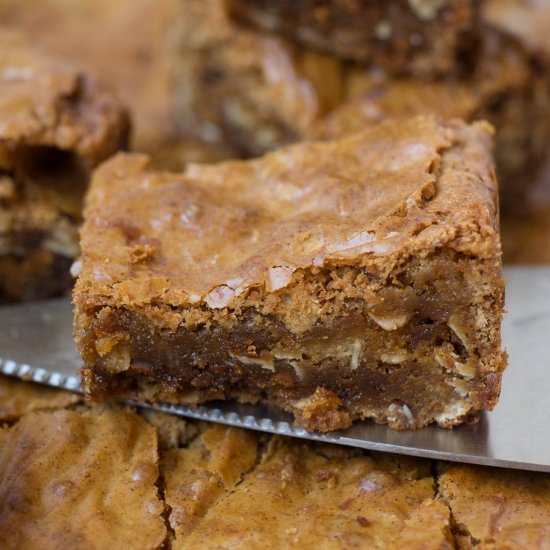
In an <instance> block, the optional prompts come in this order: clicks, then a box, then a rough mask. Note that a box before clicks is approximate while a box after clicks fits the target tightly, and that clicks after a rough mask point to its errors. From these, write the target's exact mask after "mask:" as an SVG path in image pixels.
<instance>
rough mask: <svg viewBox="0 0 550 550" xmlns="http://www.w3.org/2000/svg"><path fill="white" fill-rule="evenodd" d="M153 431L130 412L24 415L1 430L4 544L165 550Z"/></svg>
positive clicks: (0, 528)
mask: <svg viewBox="0 0 550 550" xmlns="http://www.w3.org/2000/svg"><path fill="white" fill-rule="evenodd" d="M158 475H159V473H158V456H157V436H156V432H155V429H154V428H153V427H152V426H149V425H148V424H147V422H145V420H143V419H142V418H140V417H139V416H138V415H136V414H135V413H133V412H132V411H124V410H116V409H113V408H107V407H105V408H103V407H93V408H89V409H87V408H80V409H78V410H58V411H53V412H51V411H49V412H46V411H39V412H30V413H28V414H25V415H24V416H23V417H22V418H21V419H20V420H19V421H18V422H17V423H16V424H14V425H13V426H12V427H10V428H8V427H6V428H4V429H0V502H1V503H2V506H1V507H0V547H2V548H10V549H11V548H30V549H33V548H44V549H52V548H107V547H109V546H110V545H112V546H113V547H115V548H123V547H127V548H136V549H140V550H141V549H143V550H149V549H151V548H160V547H161V546H162V544H163V542H164V539H165V538H166V526H165V524H164V520H163V517H162V514H163V512H164V506H163V502H162V501H161V499H160V498H159V495H158V490H157V487H156V485H155V484H156V482H157V478H158Z"/></svg>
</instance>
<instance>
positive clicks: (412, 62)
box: [229, 0, 481, 77]
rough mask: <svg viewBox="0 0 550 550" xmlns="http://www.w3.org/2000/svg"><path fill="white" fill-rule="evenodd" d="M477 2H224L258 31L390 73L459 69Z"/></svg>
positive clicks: (427, 73) (469, 41) (420, 73)
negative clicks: (372, 65)
mask: <svg viewBox="0 0 550 550" xmlns="http://www.w3.org/2000/svg"><path fill="white" fill-rule="evenodd" d="M480 5H481V2H478V1H474V0H443V1H441V0H439V1H436V2H423V1H412V2H411V1H408V0H397V1H395V0H394V1H392V2H387V1H386V0H374V1H372V0H371V1H368V2H365V1H362V0H336V1H334V0H298V1H296V0H282V1H281V0H229V9H230V13H231V15H232V16H233V17H234V18H235V19H236V20H237V21H239V22H242V23H244V24H246V25H250V26H252V27H253V28H256V29H258V30H261V31H266V32H275V33H277V34H281V35H283V36H285V37H286V38H288V39H290V40H292V41H295V42H297V43H298V44H300V45H301V46H304V47H306V48H309V49H313V50H318V51H321V52H324V53H328V54H330V55H334V56H336V57H341V58H343V59H350V60H353V61H358V62H361V63H375V64H377V65H380V66H381V67H383V68H384V69H385V70H387V71H388V72H390V73H400V74H403V73H406V74H412V75H414V76H422V77H426V76H427V77H433V76H434V75H441V74H446V73H456V72H457V71H460V65H461V63H462V62H463V57H464V56H465V55H466V54H467V53H470V52H467V48H468V46H469V47H470V48H472V46H473V45H474V44H475V42H474V41H473V40H472V35H473V32H474V30H475V27H476V26H477V15H478V11H479V6H480Z"/></svg>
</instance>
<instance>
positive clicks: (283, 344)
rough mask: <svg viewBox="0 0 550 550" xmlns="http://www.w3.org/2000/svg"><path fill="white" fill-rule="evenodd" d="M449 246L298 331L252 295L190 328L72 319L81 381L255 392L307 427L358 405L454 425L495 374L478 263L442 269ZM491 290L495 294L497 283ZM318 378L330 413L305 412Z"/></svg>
mask: <svg viewBox="0 0 550 550" xmlns="http://www.w3.org/2000/svg"><path fill="white" fill-rule="evenodd" d="M446 255H449V254H440V256H442V258H437V259H435V260H434V261H432V262H431V264H430V263H428V264H424V268H419V270H417V271H416V272H415V271H414V269H413V270H411V269H408V270H407V272H406V276H405V272H403V273H402V274H398V275H397V276H396V277H395V278H394V279H393V281H392V282H391V283H390V282H388V283H386V284H383V285H380V284H377V285H376V286H377V291H376V293H375V294H376V296H375V299H374V300H373V301H365V300H361V299H358V298H347V299H343V300H341V303H340V305H339V306H337V310H338V311H337V313H336V314H335V315H333V316H327V318H326V319H319V320H318V321H317V322H316V323H315V324H314V325H313V326H312V327H311V328H310V329H309V330H306V331H305V332H303V333H296V332H294V331H292V330H290V329H289V328H288V327H287V326H286V325H285V323H284V322H282V320H281V318H277V317H276V316H274V315H273V314H267V315H259V314H258V312H257V311H256V310H255V309H254V308H252V307H248V308H246V309H244V310H243V311H241V312H240V315H239V320H238V322H235V323H234V325H233V326H223V325H222V324H219V323H216V321H214V320H210V321H209V322H207V323H204V324H202V325H199V326H196V327H194V328H191V329H190V328H186V327H184V326H182V325H180V326H179V327H178V328H177V329H176V330H168V329H165V328H164V329H163V328H160V327H159V326H154V325H152V324H151V322H150V320H149V319H147V318H146V317H145V316H143V315H142V314H141V313H140V312H138V311H130V310H126V309H123V308H118V309H115V308H112V309H109V311H108V312H107V313H106V314H105V313H103V314H102V315H95V316H94V318H93V319H84V318H83V319H81V320H80V323H79V321H78V319H77V325H78V324H80V325H81V326H87V327H89V328H87V329H86V330H85V331H83V333H82V340H81V344H82V345H83V347H82V351H83V356H84V359H85V364H86V365H87V367H86V368H85V369H84V378H83V380H84V387H85V390H86V391H87V393H88V394H89V396H91V397H92V398H94V399H98V398H105V397H108V396H110V395H117V396H118V395H124V396H126V397H134V398H138V399H146V400H148V399H151V400H164V401H167V402H172V403H184V404H191V405H195V404H198V403H201V402H205V401H207V400H209V399H217V398H237V399H240V400H242V401H257V400H259V399H260V398H263V399H267V400H269V401H271V402H274V403H276V404H278V405H279V406H281V407H283V408H285V409H286V410H289V411H292V412H293V413H294V414H295V415H296V418H297V421H298V423H301V424H303V425H305V426H306V427H307V428H309V429H323V430H326V429H337V428H342V427H345V426H347V425H348V424H349V423H350V422H351V420H353V419H355V418H365V417H370V418H373V419H374V420H377V421H380V422H382V421H388V422H389V423H390V425H391V426H392V427H395V428H413V427H414V428H416V427H420V426H423V425H425V424H427V423H430V422H431V421H433V420H434V419H435V420H436V421H437V422H438V423H440V424H442V425H451V424H453V423H455V421H456V420H457V419H458V418H460V419H461V420H463V419H464V417H466V416H468V415H471V414H473V413H475V412H477V411H478V410H479V409H481V408H491V407H492V406H493V405H494V401H493V399H494V398H493V397H487V396H492V395H493V394H494V393H495V386H496V385H498V378H499V376H498V373H497V372H489V371H490V370H491V368H490V367H489V365H485V364H484V357H485V356H486V354H488V353H489V352H490V347H491V344H490V339H489V338H487V339H485V338H484V336H486V335H483V334H482V332H483V331H480V330H479V327H476V326H475V323H476V321H475V315H473V314H472V311H473V310H472V308H473V307H475V305H476V300H475V299H473V298H472V292H474V291H473V288H474V287H475V285H476V281H477V275H478V274H477V272H476V270H475V268H473V269H472V271H471V272H468V271H467V269H468V267H467V266H468V260H463V261H462V262H463V264H462V266H461V269H460V268H458V269H457V266H458V265H460V262H458V261H455V263H454V265H453V264H451V265H453V268H452V269H450V268H449V267H447V268H446V271H444V272H443V273H442V272H441V270H442V269H445V268H444V267H442V266H443V265H444V261H445V256H446ZM426 265H428V266H429V267H428V268H426ZM346 269H351V270H357V269H358V268H346ZM465 269H466V271H464V270H465ZM411 274H412V279H411ZM431 277H443V279H439V280H438V279H436V280H433V279H430V278H431ZM399 279H401V281H400V280H399ZM408 279H411V280H408ZM480 291H481V292H485V291H484V290H483V289H481V290H480ZM485 297H487V296H486V294H485ZM493 300H494V301H500V300H501V297H500V296H499V295H498V291H494V296H493ZM335 307H336V306H335ZM478 307H482V308H487V305H484V306H478ZM98 311H99V310H98ZM486 314H487V315H490V313H489V311H488V310H487V312H486ZM474 334H475V335H476V337H475V338H474V337H473V336H472V335H474ZM104 335H108V336H106V337H107V338H115V340H114V342H115V343H114V344H113V345H111V349H110V350H109V351H107V352H105V353H104V354H103V355H100V354H99V353H98V350H97V348H96V345H97V344H96V342H98V341H99V342H102V341H103V340H102V336H104ZM480 359H481V361H480ZM90 365H93V367H90ZM479 365H481V366H479ZM484 369H486V371H487V372H484ZM493 370H494V367H493ZM480 371H481V372H480ZM320 388H322V396H321V397H322V400H323V401H324V402H325V405H326V402H331V403H332V405H331V406H330V407H329V408H330V409H331V411H332V412H335V411H336V412H338V413H339V414H338V415H336V417H334V415H332V416H331V415H330V414H327V415H324V416H323V415H320V417H322V418H323V420H321V421H320V422H321V423H320V424H319V419H318V418H319V415H316V416H317V420H316V421H315V422H313V421H311V420H309V416H308V414H307V410H308V408H310V406H315V403H314V402H315V399H314V397H315V395H317V396H318V394H316V391H317V390H318V389H320ZM323 392H324V393H323ZM497 393H498V392H497ZM312 399H313V401H311V400H312ZM308 400H309V401H308ZM310 401H311V402H310ZM449 403H450V404H451V408H452V406H453V404H454V405H455V409H453V410H452V411H451V412H449Z"/></svg>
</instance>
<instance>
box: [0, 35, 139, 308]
mask: <svg viewBox="0 0 550 550" xmlns="http://www.w3.org/2000/svg"><path fill="white" fill-rule="evenodd" d="M128 130H129V123H128V117H127V114H126V111H125V110H124V109H123V107H122V106H121V105H120V103H119V102H118V100H117V99H116V98H115V97H114V96H113V95H112V93H111V92H110V91H108V90H106V89H105V88H103V87H102V86H101V85H100V84H98V83H97V82H96V81H95V80H93V79H92V78H89V77H88V76H87V75H86V74H84V73H82V72H79V71H78V70H77V69H74V68H73V67H71V66H69V65H66V64H64V63H63V62H61V61H58V60H55V59H52V58H50V57H48V56H45V55H44V54H43V53H42V52H39V51H37V50H35V49H32V48H30V47H29V46H28V45H27V44H26V43H25V42H24V41H23V40H22V39H20V38H19V37H18V36H14V35H13V34H11V33H10V34H1V35H0V302H6V301H12V300H24V299H36V298H46V297H49V296H55V295H59V294H61V293H63V292H65V291H67V290H68V289H70V287H71V286H72V277H71V275H70V273H69V268H70V266H71V263H72V262H73V261H74V259H75V258H76V257H77V256H78V254H79V245H78V227H79V225H80V221H81V210H82V199H83V196H84V192H85V190H86V188H87V185H88V181H89V178H90V173H91V171H92V169H93V167H94V166H96V165H97V164H98V163H100V162H101V161H102V160H105V159H106V158H108V157H109V156H111V155H112V154H113V153H115V152H116V151H118V150H119V149H121V148H123V147H125V145H126V143H127V138H128Z"/></svg>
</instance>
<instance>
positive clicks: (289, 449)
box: [166, 428, 452, 550]
mask: <svg viewBox="0 0 550 550" xmlns="http://www.w3.org/2000/svg"><path fill="white" fill-rule="evenodd" d="M212 431H214V430H212ZM215 431H216V432H218V433H217V434H216V436H215V437H213V436H214V434H211V436H210V439H211V445H212V444H217V446H219V447H222V446H223V444H224V439H223V438H222V437H221V436H222V434H223V433H224V431H227V428H216V429H215ZM233 437H234V438H236V437H240V438H242V437H243V434H242V432H240V433H239V432H235V434H234V435H233ZM202 447H204V445H202ZM180 452H181V455H182V457H188V460H189V465H188V466H187V470H190V467H191V464H192V463H193V458H192V456H193V455H192V454H190V453H189V451H188V450H187V449H181V450H180ZM184 471H185V470H184V469H180V475H182V474H184ZM215 474H216V470H215V469H213V472H212V474H211V475H212V477H213V479H211V481H210V483H211V485H214V486H215V485H216V481H217V476H216V475H215ZM202 478H203V475H202V471H201V470H200V469H197V470H195V471H192V470H191V471H189V473H188V474H187V475H186V476H185V475H182V485H181V486H182V487H185V486H187V487H194V486H195V484H196V483H201V482H202ZM174 481H175V480H173V479H170V478H168V479H167V497H166V499H167V503H168V505H169V506H171V507H173V506H174V502H173V500H172V498H171V493H172V492H173V490H174V488H175V487H177V485H176V484H175V483H174ZM202 483H204V482H202ZM201 486H202V484H201ZM226 493H227V494H225V495H224V498H220V499H218V500H214V501H213V500H207V498H208V497H209V496H210V495H209V493H206V494H205V493H204V492H202V491H201V492H198V491H197V492H196V493H194V494H193V493H191V494H189V492H188V494H187V495H186V499H185V501H184V502H185V505H186V506H187V507H190V508H191V509H193V508H196V507H197V504H199V506H200V505H204V504H205V503H206V502H208V507H207V509H206V510H205V511H204V513H203V514H202V517H200V518H196V519H195V523H194V525H193V528H192V529H191V530H189V531H188V532H183V531H181V530H178V529H177V528H176V529H175V541H174V542H173V545H172V548H174V550H176V549H179V548H203V547H204V544H205V541H208V544H209V545H210V547H212V548H219V547H224V548H228V547H229V548H264V547H266V546H269V547H273V548H335V549H339V548H388V549H389V548H392V549H398V548H407V549H418V550H420V549H423V550H427V549H430V550H444V549H450V548H452V537H451V532H450V522H449V520H450V517H449V509H448V508H447V507H446V506H445V505H444V504H442V503H441V502H438V501H436V500H434V499H433V494H434V482H433V478H432V476H431V474H430V470H429V463H428V462H427V461H425V462H422V461H419V460H411V459H407V458H403V457H396V456H391V455H374V456H369V455H365V454H364V453H361V452H357V451H353V450H348V449H342V448H338V447H331V446H316V445H312V444H308V443H303V442H300V441H293V440H292V439H288V438H278V437H275V438H271V439H270V440H269V442H268V443H267V444H266V446H265V449H264V451H263V452H262V453H260V457H259V463H258V464H257V465H255V467H254V468H253V469H251V471H250V472H248V473H246V474H245V475H243V480H242V481H241V482H240V483H239V484H238V485H237V486H236V487H235V488H234V489H232V490H231V491H227V492H226ZM195 495H196V497H195ZM193 497H195V498H193ZM205 497H206V498H205ZM176 505H177V506H179V507H181V506H182V503H180V502H178V503H177V504H176Z"/></svg>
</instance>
